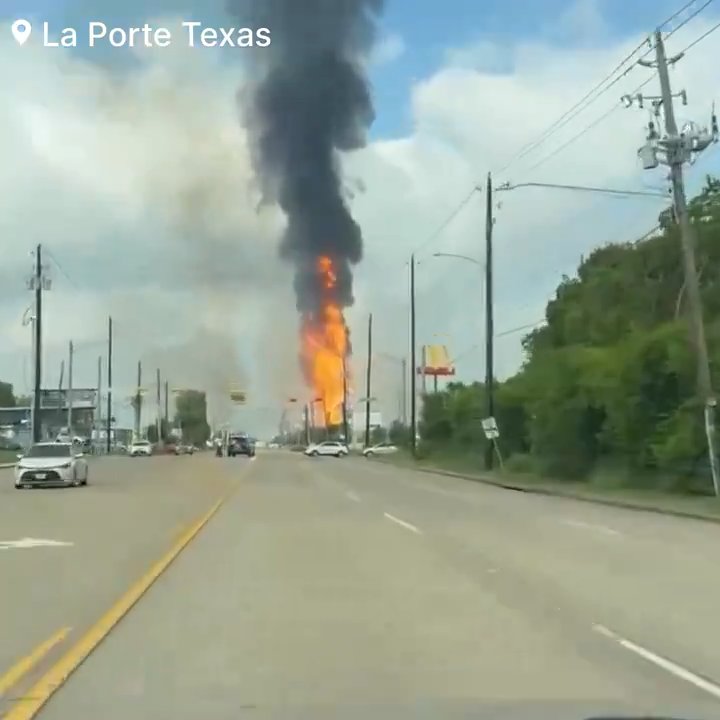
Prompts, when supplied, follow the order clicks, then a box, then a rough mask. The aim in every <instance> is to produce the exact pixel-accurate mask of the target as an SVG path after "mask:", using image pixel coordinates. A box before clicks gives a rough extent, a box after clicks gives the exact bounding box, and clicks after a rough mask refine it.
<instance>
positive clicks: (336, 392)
mask: <svg viewBox="0 0 720 720" xmlns="http://www.w3.org/2000/svg"><path fill="white" fill-rule="evenodd" d="M316 272H317V278H318V284H319V286H320V288H321V289H322V291H321V297H320V307H319V309H318V311H317V312H316V313H304V314H303V316H302V320H301V328H300V336H301V360H302V366H303V372H304V374H305V381H306V382H307V384H308V385H309V386H310V387H311V388H312V389H313V391H314V393H315V395H314V401H315V405H316V406H315V407H313V416H314V417H318V416H320V417H322V423H318V424H321V425H324V426H325V427H330V426H332V425H340V424H341V423H342V421H343V399H344V395H345V392H346V391H348V390H349V387H348V385H349V381H348V379H347V378H346V377H345V373H346V372H347V365H348V363H347V357H348V355H349V354H350V342H349V336H348V328H347V325H346V324H345V317H344V316H343V312H342V309H341V307H340V305H338V304H337V302H336V301H335V299H334V296H335V289H336V284H337V275H336V273H335V269H334V266H333V262H332V260H331V258H329V257H327V256H324V255H323V256H321V257H319V258H318V259H317V263H316ZM317 405H319V407H317Z"/></svg>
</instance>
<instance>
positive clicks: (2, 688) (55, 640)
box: [0, 628, 71, 697]
mask: <svg viewBox="0 0 720 720" xmlns="http://www.w3.org/2000/svg"><path fill="white" fill-rule="evenodd" d="M70 629H71V628H62V629H61V630H58V631H57V632H56V633H55V634H53V635H51V636H50V637H49V638H48V639H47V640H45V641H43V642H41V643H40V644H39V645H38V646H37V647H36V648H35V649H34V650H33V651H32V652H31V653H30V654H29V655H26V656H25V657H24V658H21V659H20V660H18V661H17V662H16V663H15V665H13V666H12V667H11V668H10V669H9V670H8V671H7V672H6V673H5V674H4V675H0V697H2V696H3V695H5V694H6V693H7V692H8V690H11V689H12V688H14V687H15V686H16V685H17V684H18V683H19V682H20V681H21V680H22V679H23V678H24V677H25V676H26V675H27V674H28V673H29V672H30V671H31V670H32V669H33V668H34V667H35V666H36V665H37V664H38V663H39V662H40V661H41V660H42V659H43V658H44V657H45V656H46V655H47V654H48V653H49V652H50V651H51V650H52V649H53V648H54V647H56V646H57V645H59V644H60V643H61V642H62V641H63V640H64V639H65V638H66V637H67V636H68V635H69V633H70Z"/></svg>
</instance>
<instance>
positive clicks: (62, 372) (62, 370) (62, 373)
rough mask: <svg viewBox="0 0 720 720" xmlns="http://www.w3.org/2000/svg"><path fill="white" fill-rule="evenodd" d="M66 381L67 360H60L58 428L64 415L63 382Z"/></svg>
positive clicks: (56, 414) (57, 407)
mask: <svg viewBox="0 0 720 720" xmlns="http://www.w3.org/2000/svg"><path fill="white" fill-rule="evenodd" d="M64 381H65V361H64V360H61V361H60V379H59V380H58V394H57V406H56V407H55V413H54V414H55V422H57V424H58V429H59V428H60V426H62V415H63V399H62V397H63V382H64Z"/></svg>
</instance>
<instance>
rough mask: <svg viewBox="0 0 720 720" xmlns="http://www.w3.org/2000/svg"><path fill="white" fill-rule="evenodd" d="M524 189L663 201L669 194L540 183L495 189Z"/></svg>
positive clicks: (527, 183)
mask: <svg viewBox="0 0 720 720" xmlns="http://www.w3.org/2000/svg"><path fill="white" fill-rule="evenodd" d="M524 187H538V188H550V189H555V190H575V191H577V192H590V193H601V194H603V195H615V196H617V197H637V196H640V197H661V198H663V199H665V200H667V199H668V197H669V194H668V193H664V192H650V191H648V190H619V189H617V188H603V187H594V186H592V185H564V184H560V183H542V182H526V183H515V184H511V183H509V182H505V183H502V185H499V186H498V187H497V188H495V189H496V191H497V192H500V191H508V190H516V189H517V188H524Z"/></svg>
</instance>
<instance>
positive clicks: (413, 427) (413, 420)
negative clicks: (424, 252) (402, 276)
mask: <svg viewBox="0 0 720 720" xmlns="http://www.w3.org/2000/svg"><path fill="white" fill-rule="evenodd" d="M416 363H417V359H416V357H415V253H413V254H412V255H411V256H410V449H411V451H412V454H413V457H416V456H417V443H416V442H415V438H416V437H417V388H416V384H415V373H416V372H417V371H416V367H415V366H416Z"/></svg>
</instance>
